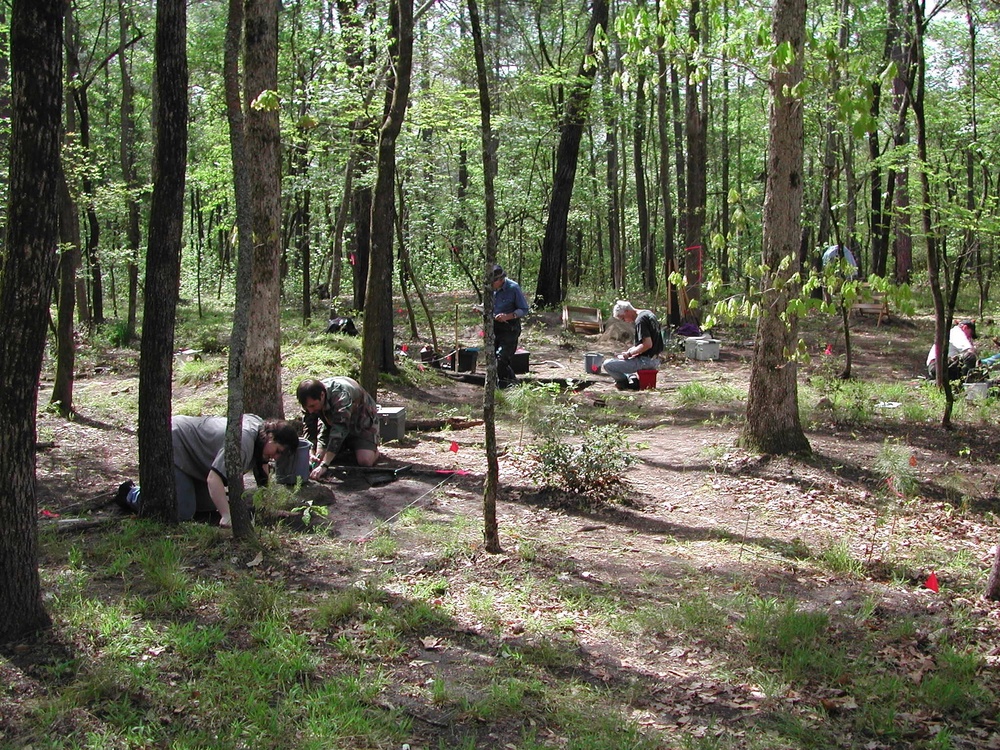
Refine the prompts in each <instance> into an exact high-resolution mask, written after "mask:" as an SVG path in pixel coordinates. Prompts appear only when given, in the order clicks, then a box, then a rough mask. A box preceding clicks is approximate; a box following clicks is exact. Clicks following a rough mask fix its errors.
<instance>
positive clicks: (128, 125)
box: [118, 0, 142, 342]
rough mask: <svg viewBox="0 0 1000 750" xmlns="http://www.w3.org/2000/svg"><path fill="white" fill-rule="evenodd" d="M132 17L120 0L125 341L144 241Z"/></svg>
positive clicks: (131, 334)
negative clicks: (130, 48)
mask: <svg viewBox="0 0 1000 750" xmlns="http://www.w3.org/2000/svg"><path fill="white" fill-rule="evenodd" d="M130 26H131V20H130V18H129V17H128V14H127V6H126V2H125V0H118V42H119V46H120V47H121V53H120V54H119V55H118V63H119V68H120V70H121V79H122V98H121V106H120V109H119V119H120V121H121V124H120V127H121V148H120V151H119V160H120V162H121V169H122V181H123V182H124V183H125V188H126V190H128V198H127V199H126V203H127V204H128V218H127V219H126V222H127V223H126V227H125V236H126V238H127V240H128V247H127V253H128V255H127V258H128V259H127V261H126V268H127V270H128V313H127V316H126V323H125V337H124V338H125V341H126V342H130V341H132V340H133V339H134V338H135V332H136V312H137V307H138V300H139V245H140V244H141V243H142V232H141V230H140V229H139V200H138V195H137V194H138V190H139V176H138V173H137V172H136V167H135V158H136V156H135V87H134V86H133V85H132V71H131V64H130V62H129V59H128V54H127V52H126V41H127V39H128V30H129V28H130Z"/></svg>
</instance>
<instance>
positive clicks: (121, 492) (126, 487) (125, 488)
mask: <svg viewBox="0 0 1000 750" xmlns="http://www.w3.org/2000/svg"><path fill="white" fill-rule="evenodd" d="M133 487H135V482H133V481H132V480H131V479H126V480H125V481H124V482H122V483H121V484H120V485H118V491H117V492H116V493H115V502H116V503H117V504H118V507H119V508H121V509H122V510H124V511H125V512H126V513H135V508H133V507H132V506H131V505H130V504H129V501H128V494H129V491H130V490H131V489H132V488H133Z"/></svg>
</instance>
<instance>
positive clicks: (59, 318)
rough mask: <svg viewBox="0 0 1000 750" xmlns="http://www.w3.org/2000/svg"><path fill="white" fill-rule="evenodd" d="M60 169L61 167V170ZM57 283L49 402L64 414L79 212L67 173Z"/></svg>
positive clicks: (68, 399)
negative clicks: (54, 338) (71, 194)
mask: <svg viewBox="0 0 1000 750" xmlns="http://www.w3.org/2000/svg"><path fill="white" fill-rule="evenodd" d="M60 172H62V170H60ZM59 242H60V244H61V245H62V252H60V253H59V283H58V285H57V287H56V290H57V303H56V374H55V380H54V381H53V383H52V398H51V399H50V401H49V403H51V404H52V405H53V406H54V407H56V409H58V410H59V414H60V415H61V416H63V417H70V416H72V415H73V413H74V409H73V382H74V377H75V373H76V335H75V333H76V331H75V329H74V326H73V321H74V319H75V318H74V313H75V308H76V269H77V268H78V267H79V265H80V216H79V214H78V213H77V211H76V203H74V202H73V198H72V197H71V196H70V194H69V185H67V184H66V176H65V175H64V174H63V175H61V176H60V179H59Z"/></svg>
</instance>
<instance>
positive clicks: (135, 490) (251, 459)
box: [115, 414, 299, 528]
mask: <svg viewBox="0 0 1000 750" xmlns="http://www.w3.org/2000/svg"><path fill="white" fill-rule="evenodd" d="M226 422H227V419H226V417H186V416H174V417H171V418H170V438H171V442H172V444H173V449H174V485H175V487H176V496H177V519H178V520H180V521H190V520H191V519H192V518H194V514H195V513H196V512H197V511H211V510H213V509H214V510H216V511H218V513H219V515H220V516H221V519H220V520H219V526H222V527H223V528H229V527H230V526H232V519H231V517H230V513H229V492H228V490H227V485H228V479H227V476H226ZM298 446H299V435H298V432H296V430H295V428H294V427H292V425H290V424H289V423H288V422H285V421H284V420H279V419H269V420H266V421H265V420H264V419H261V418H260V417H258V416H257V415H256V414H244V415H243V432H242V435H241V439H240V456H241V459H242V462H243V472H244V473H246V472H248V471H253V474H254V479H256V480H257V485H258V486H264V485H265V484H267V481H268V478H269V474H270V471H269V470H270V465H271V462H272V461H274V460H277V459H278V458H280V457H281V456H283V455H286V454H290V453H294V452H295V451H296V450H297V449H298ZM115 499H116V500H117V502H118V505H120V506H121V507H122V508H123V509H124V510H127V511H129V512H132V513H138V512H139V509H140V507H141V505H142V493H141V492H140V490H139V487H138V486H137V485H136V484H135V483H134V482H133V481H132V480H127V481H125V482H122V483H121V484H120V485H119V486H118V493H117V495H116V498H115Z"/></svg>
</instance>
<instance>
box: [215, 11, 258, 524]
mask: <svg viewBox="0 0 1000 750" xmlns="http://www.w3.org/2000/svg"><path fill="white" fill-rule="evenodd" d="M243 1H244V0H229V14H228V19H227V22H226V42H225V54H224V62H223V78H224V81H225V90H226V119H227V121H228V123H229V150H230V153H231V154H232V158H233V193H234V195H235V198H236V234H237V241H238V243H239V244H238V247H237V252H236V306H235V309H234V310H233V329H232V337H231V338H230V341H229V370H228V375H227V381H226V382H227V385H228V387H229V395H228V397H227V402H226V414H227V416H228V419H227V421H226V475H227V477H228V481H229V487H228V489H229V510H230V514H231V516H232V521H233V536H235V537H236V538H238V539H247V538H252V537H253V525H252V524H251V522H250V513H249V510H248V509H247V507H246V504H245V503H244V502H243V486H244V484H243V456H242V438H243V400H244V399H243V382H244V379H245V378H244V374H243V364H244V357H245V356H246V348H247V328H248V326H249V321H250V304H251V294H252V290H253V246H254V243H253V204H252V197H251V193H252V191H251V188H250V166H249V159H248V158H247V146H246V132H245V130H244V121H243V103H242V102H241V101H240V44H241V42H242V39H243Z"/></svg>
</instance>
